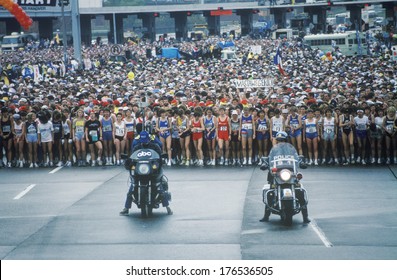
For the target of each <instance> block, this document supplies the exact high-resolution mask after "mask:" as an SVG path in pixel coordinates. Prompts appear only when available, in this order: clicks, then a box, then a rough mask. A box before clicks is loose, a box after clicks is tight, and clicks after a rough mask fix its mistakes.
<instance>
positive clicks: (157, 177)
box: [124, 148, 172, 218]
mask: <svg viewBox="0 0 397 280" xmlns="http://www.w3.org/2000/svg"><path fill="white" fill-rule="evenodd" d="M161 160H162V157H161V156H160V155H159V154H158V153H157V152H156V151H155V150H153V149H150V148H145V149H139V150H137V151H135V152H133V153H132V155H131V156H130V157H129V158H128V159H126V161H125V164H124V166H125V169H127V170H128V171H129V173H130V183H131V184H132V187H133V190H132V192H131V196H132V202H134V203H135V204H136V205H137V206H138V208H139V209H141V216H142V217H143V218H146V217H150V216H152V215H153V209H157V208H159V206H160V204H163V206H164V207H166V208H167V213H168V215H171V214H172V211H171V208H170V207H169V206H168V204H169V201H171V193H170V192H168V179H167V177H166V176H165V175H163V169H162V163H161Z"/></svg>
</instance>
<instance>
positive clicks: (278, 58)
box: [274, 47, 287, 76]
mask: <svg viewBox="0 0 397 280" xmlns="http://www.w3.org/2000/svg"><path fill="white" fill-rule="evenodd" d="M274 64H275V65H277V66H278V70H279V71H280V73H281V75H283V76H287V74H285V71H284V68H283V59H282V57H281V52H280V48H279V47H278V48H277V53H276V55H275V56H274Z"/></svg>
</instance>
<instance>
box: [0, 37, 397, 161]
mask: <svg viewBox="0 0 397 280" xmlns="http://www.w3.org/2000/svg"><path fill="white" fill-rule="evenodd" d="M224 40H225V39H223V38H216V37H211V38H209V39H206V40H202V41H196V42H183V43H178V44H175V42H172V41H167V40H162V41H161V42H160V41H158V42H154V43H149V42H144V41H141V42H133V41H129V42H126V43H125V44H124V45H123V48H124V49H123V53H124V51H127V53H128V55H127V60H126V61H125V62H123V63H120V62H113V61H112V57H111V50H110V46H108V45H101V44H100V45H93V46H90V47H84V48H83V49H82V54H83V59H82V62H81V63H79V62H77V61H76V60H74V59H72V55H73V50H72V49H71V48H69V49H68V54H67V57H68V58H69V59H68V62H67V63H64V62H63V57H64V54H63V48H62V47H58V46H56V45H53V44H51V45H47V46H46V47H29V48H26V49H25V50H19V51H15V52H10V53H7V54H6V55H5V54H3V55H2V56H1V58H0V72H1V78H0V99H1V100H0V108H1V122H0V126H1V128H0V137H1V141H0V165H1V166H8V167H31V168H34V167H39V166H53V165H58V166H62V165H65V166H85V165H87V164H90V165H92V166H95V165H113V164H116V165H119V164H121V163H122V160H121V159H120V154H122V153H130V146H131V141H132V139H133V137H134V135H137V133H138V132H139V131H140V130H141V129H142V127H143V128H145V129H148V130H150V131H151V132H152V133H155V134H156V135H158V137H159V138H160V140H161V141H162V142H163V150H164V152H166V153H168V155H169V159H168V161H167V164H168V165H193V164H195V165H250V164H254V163H257V162H259V161H260V159H261V157H262V156H266V155H267V153H268V151H269V150H270V148H271V146H272V142H273V137H274V135H275V133H276V132H277V131H279V130H285V131H287V132H288V133H289V135H290V141H291V143H293V144H294V145H295V146H296V148H297V150H298V152H299V154H302V155H304V156H305V158H306V159H307V162H308V163H309V164H313V165H319V164H344V165H347V164H352V163H359V164H363V165H364V164H370V163H372V164H391V163H394V164H397V135H396V131H397V120H396V109H395V108H396V107H397V78H396V75H397V68H396V63H395V62H394V61H392V60H391V58H390V55H388V54H387V53H386V52H384V53H381V54H379V55H377V56H361V57H360V56H354V57H346V56H344V55H343V54H341V53H330V54H329V55H327V56H326V57H324V55H323V54H322V53H321V52H320V51H318V50H310V49H307V48H302V46H301V44H300V43H299V42H297V41H285V40H284V41H280V40H270V39H260V40H255V39H251V38H242V39H239V40H235V41H234V42H233V45H234V48H235V51H236V54H237V57H238V59H235V60H222V59H220V58H219V56H217V55H215V54H216V53H218V54H219V46H220V45H221V44H225V42H224ZM171 46H172V47H177V48H178V49H179V50H180V53H181V54H183V55H182V57H181V58H168V59H166V58H162V57H157V56H156V48H157V49H159V48H161V47H171ZM258 46H260V47H259V50H260V52H259V53H256V52H254V51H253V50H254V49H255V50H258ZM253 47H254V48H253ZM277 49H279V50H280V54H281V56H282V58H283V68H284V71H283V72H281V71H280V69H279V66H278V65H276V64H275V63H274V56H275V55H276V52H277ZM235 80H240V81H245V80H248V81H252V80H266V81H271V82H270V83H268V84H267V86H266V87H255V86H254V84H252V85H253V86H251V87H249V86H245V87H241V88H240V87H238V86H237V83H235V82H234V81H235ZM246 84H249V83H246ZM269 85H270V86H269ZM143 122H144V123H143ZM34 135H36V137H35V136H34Z"/></svg>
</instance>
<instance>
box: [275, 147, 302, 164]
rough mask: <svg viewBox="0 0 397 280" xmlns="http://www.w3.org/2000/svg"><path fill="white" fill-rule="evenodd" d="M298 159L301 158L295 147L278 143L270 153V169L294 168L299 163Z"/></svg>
mask: <svg viewBox="0 0 397 280" xmlns="http://www.w3.org/2000/svg"><path fill="white" fill-rule="evenodd" d="M298 159H299V157H298V153H297V152H296V149H295V147H294V146H292V145H291V144H289V143H278V144H277V145H275V146H274V147H273V148H272V149H271V150H270V153H269V164H270V168H272V167H277V168H280V167H290V168H294V166H295V165H296V164H297V162H298Z"/></svg>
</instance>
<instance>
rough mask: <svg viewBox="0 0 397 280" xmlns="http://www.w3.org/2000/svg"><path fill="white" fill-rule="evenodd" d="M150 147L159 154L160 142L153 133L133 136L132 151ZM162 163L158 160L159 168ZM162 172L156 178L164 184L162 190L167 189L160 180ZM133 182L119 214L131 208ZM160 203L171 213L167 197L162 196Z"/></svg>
mask: <svg viewBox="0 0 397 280" xmlns="http://www.w3.org/2000/svg"><path fill="white" fill-rule="evenodd" d="M143 148H145V149H152V150H154V151H156V152H157V153H158V154H159V155H161V151H162V149H161V142H160V140H159V139H157V138H156V137H155V136H154V135H150V134H149V133H148V132H147V131H144V130H143V131H141V132H140V134H139V135H138V136H137V137H135V139H134V141H133V142H132V153H134V152H135V151H137V150H139V149H143ZM161 165H162V163H161V161H160V168H162V167H161ZM162 177H163V175H162V172H161V173H160V175H159V176H158V180H160V181H161V184H162V185H164V184H165V185H166V186H163V192H164V191H167V190H168V184H166V182H163V180H162ZM134 187H135V186H134V184H131V186H130V188H129V190H128V193H127V198H126V201H125V205H124V209H123V210H121V212H120V215H128V212H129V209H130V208H131V205H132V194H133V192H134ZM162 204H163V206H164V207H166V208H167V212H168V214H169V215H171V214H172V210H171V208H170V207H169V201H168V199H167V197H165V196H164V197H163V200H162Z"/></svg>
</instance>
